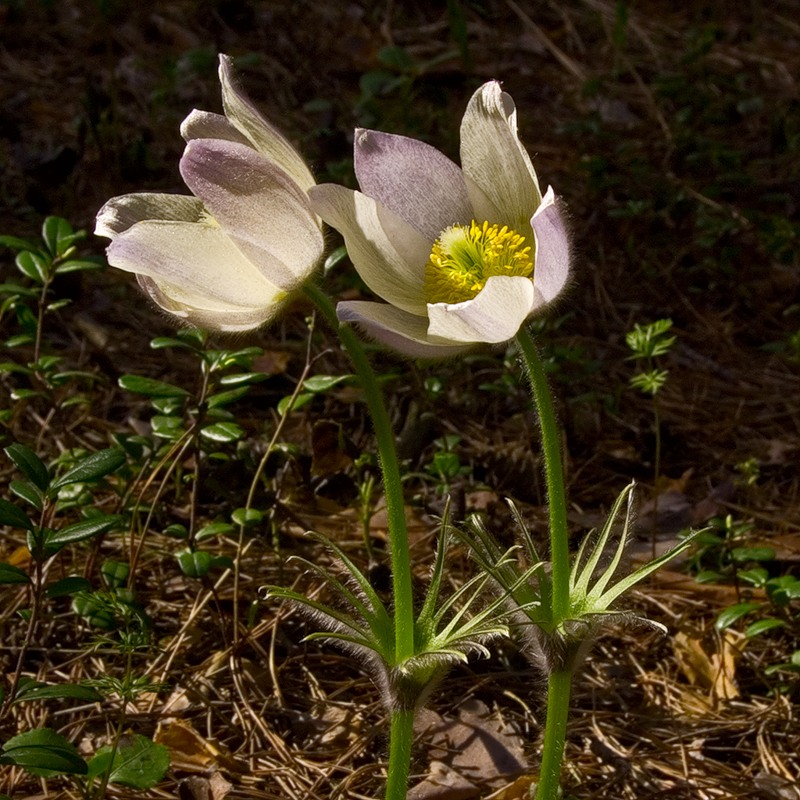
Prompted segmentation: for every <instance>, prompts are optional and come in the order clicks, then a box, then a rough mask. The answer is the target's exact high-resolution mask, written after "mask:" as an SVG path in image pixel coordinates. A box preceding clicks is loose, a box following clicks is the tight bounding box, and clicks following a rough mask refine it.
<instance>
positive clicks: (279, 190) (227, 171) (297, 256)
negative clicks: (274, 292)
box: [180, 139, 324, 290]
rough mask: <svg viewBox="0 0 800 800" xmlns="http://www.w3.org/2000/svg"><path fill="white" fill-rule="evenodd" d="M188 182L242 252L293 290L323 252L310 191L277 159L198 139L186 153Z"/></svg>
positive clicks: (184, 163) (183, 161) (183, 162)
mask: <svg viewBox="0 0 800 800" xmlns="http://www.w3.org/2000/svg"><path fill="white" fill-rule="evenodd" d="M180 167H181V175H183V179H184V180H185V181H186V185H187V186H188V187H189V188H190V189H191V190H192V192H193V193H194V194H195V195H197V196H198V197H199V198H200V199H201V200H202V201H203V203H204V204H205V206H206V208H207V209H208V210H209V212H210V213H211V214H212V216H213V217H214V219H215V220H216V221H217V222H218V223H219V224H220V226H221V227H222V228H223V230H224V231H225V233H226V234H228V236H230V238H231V239H232V241H233V242H234V243H235V244H236V246H237V247H238V248H239V249H240V250H241V251H242V253H243V254H244V255H245V256H246V257H247V258H248V259H249V260H250V261H251V262H252V263H253V264H254V265H255V266H256V267H257V268H258V269H259V270H261V272H262V273H263V274H264V276H266V277H267V278H268V279H269V280H270V281H271V282H272V283H274V284H276V285H277V286H280V287H281V288H283V289H286V290H290V289H293V288H296V287H297V286H298V285H299V284H300V283H302V282H303V281H304V280H305V279H306V278H307V277H308V276H309V274H310V273H311V271H312V270H313V269H314V267H315V266H316V264H317V263H318V261H319V259H320V257H321V256H322V252H323V248H324V243H323V239H322V231H321V230H320V226H319V224H318V222H317V219H316V217H315V216H314V214H313V213H312V211H311V207H310V205H309V200H308V196H307V195H306V194H305V192H301V191H300V189H299V188H298V186H297V184H296V183H295V182H294V181H293V180H292V179H291V178H290V177H289V176H288V175H287V174H286V173H285V172H284V171H283V170H282V169H280V168H279V167H278V166H276V165H275V164H274V163H273V162H271V161H268V160H267V159H266V158H264V157H263V156H261V155H259V154H258V153H257V152H256V151H255V150H253V149H251V148H249V147H246V146H244V145H241V144H236V143H235V142H225V141H220V140H218V139H197V140H194V141H191V142H189V144H188V145H186V149H185V151H184V154H183V158H182V159H181V164H180Z"/></svg>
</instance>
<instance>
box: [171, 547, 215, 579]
mask: <svg viewBox="0 0 800 800" xmlns="http://www.w3.org/2000/svg"><path fill="white" fill-rule="evenodd" d="M175 557H176V558H177V559H178V566H179V567H180V568H181V572H182V573H183V574H184V575H186V576H187V577H189V578H203V577H205V576H206V575H208V571H209V570H210V569H211V561H212V559H211V553H208V552H206V551H205V550H182V551H181V552H180V553H177V554H176V556H175Z"/></svg>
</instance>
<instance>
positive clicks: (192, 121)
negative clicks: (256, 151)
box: [181, 109, 252, 147]
mask: <svg viewBox="0 0 800 800" xmlns="http://www.w3.org/2000/svg"><path fill="white" fill-rule="evenodd" d="M181 136H183V138H184V139H186V141H187V142H190V141H191V140H192V139H225V140H226V141H228V142H238V143H239V144H246V145H247V146H248V147H252V144H251V142H250V140H249V139H248V138H247V137H246V136H245V135H244V134H243V133H240V131H239V129H238V128H236V126H234V125H233V124H231V123H230V122H229V121H228V118H227V117H223V116H222V114H212V113H211V112H210V111H198V110H197V109H195V110H194V111H192V112H191V113H190V114H189V116H188V117H186V119H185V120H184V121H183V122H182V123H181Z"/></svg>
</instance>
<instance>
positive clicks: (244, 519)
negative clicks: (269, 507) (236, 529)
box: [231, 508, 264, 528]
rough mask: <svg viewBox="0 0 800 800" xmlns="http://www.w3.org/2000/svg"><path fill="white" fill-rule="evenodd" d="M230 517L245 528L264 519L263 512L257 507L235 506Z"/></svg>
mask: <svg viewBox="0 0 800 800" xmlns="http://www.w3.org/2000/svg"><path fill="white" fill-rule="evenodd" d="M231 519H232V520H233V522H234V524H236V525H241V526H243V527H245V528H252V527H254V526H256V525H258V524H260V522H261V521H262V520H263V519H264V512H263V511H259V510H258V509H257V508H237V509H236V510H235V511H234V512H233V513H232V514H231Z"/></svg>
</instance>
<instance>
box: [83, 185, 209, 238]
mask: <svg viewBox="0 0 800 800" xmlns="http://www.w3.org/2000/svg"><path fill="white" fill-rule="evenodd" d="M205 216H206V214H205V211H204V209H203V203H202V202H201V201H200V200H198V199H197V198H196V197H189V196H187V195H180V194H156V193H151V192H137V193H134V194H124V195H121V196H120V197H113V198H111V200H109V201H108V202H107V203H106V204H105V205H104V206H103V207H102V208H101V209H100V211H98V212H97V219H96V220H95V229H94V232H95V234H96V235H97V236H107V237H108V238H109V239H112V238H113V237H114V236H116V235H117V234H118V233H122V232H123V231H126V230H128V228H130V227H131V225H135V224H136V223H137V222H141V221H142V220H145V219H165V220H175V221H178V222H199V221H200V220H202V219H203V218H204V217H205Z"/></svg>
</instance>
